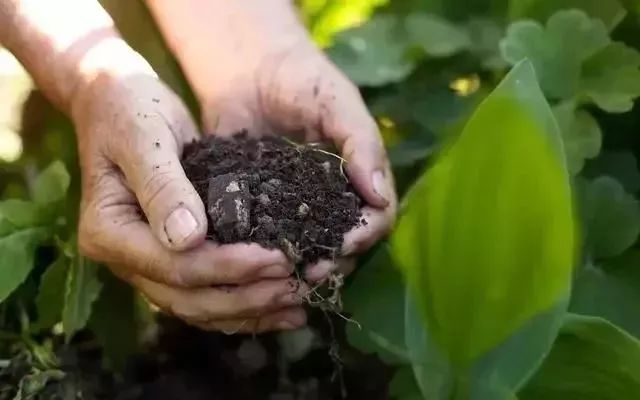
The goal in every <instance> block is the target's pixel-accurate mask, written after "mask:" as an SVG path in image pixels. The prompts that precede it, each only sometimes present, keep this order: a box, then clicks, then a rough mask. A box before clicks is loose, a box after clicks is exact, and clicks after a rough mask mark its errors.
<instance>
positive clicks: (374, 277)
mask: <svg viewBox="0 0 640 400" xmlns="http://www.w3.org/2000/svg"><path fill="white" fill-rule="evenodd" d="M404 291H405V289H404V283H403V282H402V277H401V275H400V273H399V272H398V271H397V270H395V268H394V266H393V262H392V260H391V257H390V255H389V249H388V245H387V244H385V243H383V244H380V245H379V246H378V248H377V249H376V251H375V253H373V255H372V256H371V259H370V260H369V261H368V262H367V263H366V264H364V265H363V266H362V268H359V269H358V271H356V272H355V274H354V278H353V282H352V283H351V284H350V285H349V286H348V287H347V288H346V290H345V291H344V293H343V301H344V308H345V311H346V312H348V313H349V314H350V315H351V318H352V319H353V320H354V321H356V322H357V323H358V324H359V325H360V327H361V328H362V329H360V328H359V327H358V326H357V325H356V324H347V339H348V340H349V343H350V344H351V345H352V346H354V347H356V348H358V349H359V350H360V351H363V352H365V353H371V352H375V353H378V355H379V356H380V357H381V358H382V359H383V360H385V361H387V362H393V363H397V362H399V361H406V348H405V346H404V313H403V310H404ZM381 316H384V317H383V318H381Z"/></svg>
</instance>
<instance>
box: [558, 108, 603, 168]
mask: <svg viewBox="0 0 640 400" xmlns="http://www.w3.org/2000/svg"><path fill="white" fill-rule="evenodd" d="M553 112H554V115H555V117H556V120H557V121H558V125H559V126H560V131H561V132H562V141H563V143H564V150H565V155H566V158H567V167H568V168H569V172H571V174H577V173H578V172H580V171H581V170H582V167H583V166H584V163H585V160H587V159H591V158H594V157H597V156H598V154H600V149H601V147H602V131H601V130H600V126H599V125H598V121H596V119H595V118H593V117H592V116H591V114H589V113H588V112H586V111H584V110H576V109H575V104H574V103H573V102H571V101H569V102H565V103H561V104H559V105H558V106H556V107H554V109H553Z"/></svg>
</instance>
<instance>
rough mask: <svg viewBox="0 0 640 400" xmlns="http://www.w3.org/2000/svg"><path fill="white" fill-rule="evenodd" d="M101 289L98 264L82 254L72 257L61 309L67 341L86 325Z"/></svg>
mask: <svg viewBox="0 0 640 400" xmlns="http://www.w3.org/2000/svg"><path fill="white" fill-rule="evenodd" d="M101 290H102V283H101V282H100V280H99V279H98V265H97V264H96V263H94V262H93V261H91V260H89V259H87V258H85V257H82V256H77V257H76V258H74V260H73V262H72V263H71V266H70V268H69V274H68V275H67V281H66V288H65V296H64V307H63V309H62V327H63V329H64V333H65V336H66V339H67V341H69V340H70V339H71V337H72V336H73V335H74V334H75V333H76V332H77V331H79V330H81V329H83V328H84V327H85V326H86V324H87V322H88V321H89V317H90V316H91V310H92V308H93V303H94V301H95V300H96V299H97V298H98V296H99V295H100V291H101Z"/></svg>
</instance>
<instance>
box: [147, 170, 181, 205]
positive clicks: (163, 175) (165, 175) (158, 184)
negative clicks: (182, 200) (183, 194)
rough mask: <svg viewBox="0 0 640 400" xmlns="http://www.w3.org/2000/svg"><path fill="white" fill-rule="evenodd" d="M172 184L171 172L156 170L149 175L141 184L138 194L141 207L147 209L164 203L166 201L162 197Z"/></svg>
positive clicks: (172, 175) (173, 176)
mask: <svg viewBox="0 0 640 400" xmlns="http://www.w3.org/2000/svg"><path fill="white" fill-rule="evenodd" d="M174 182H175V175H174V174H173V172H172V171H167V170H164V171H162V170H160V169H159V168H158V170H157V171H154V172H152V173H151V174H149V175H148V176H147V178H146V179H145V180H144V182H143V183H142V188H141V193H140V197H141V202H142V203H143V204H142V207H143V208H145V209H147V208H148V207H150V206H152V205H153V204H156V203H158V202H160V201H166V200H167V199H163V196H164V194H165V193H167V191H168V190H169V188H170V187H171V185H172V184H173V183H174Z"/></svg>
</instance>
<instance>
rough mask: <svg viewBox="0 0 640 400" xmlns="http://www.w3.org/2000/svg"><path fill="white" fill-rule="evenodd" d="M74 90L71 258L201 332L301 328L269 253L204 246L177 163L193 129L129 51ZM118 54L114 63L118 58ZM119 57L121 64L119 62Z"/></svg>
mask: <svg viewBox="0 0 640 400" xmlns="http://www.w3.org/2000/svg"><path fill="white" fill-rule="evenodd" d="M128 51H129V52H131V54H128V53H127V54H128V55H126V56H124V57H119V58H118V59H117V61H114V62H115V63H118V64H120V65H122V63H125V62H130V63H133V64H137V65H139V66H142V67H140V68H124V69H123V68H121V67H118V68H113V67H107V68H98V69H96V71H95V72H94V73H92V75H91V79H87V80H86V83H83V84H82V85H80V87H78V88H77V90H76V92H75V95H74V99H73V102H72V118H73V122H74V124H75V128H76V130H77V133H78V147H79V154H80V165H81V171H82V206H81V214H80V226H79V233H78V237H79V247H80V250H81V252H83V253H84V254H85V255H87V256H89V257H90V258H92V259H95V260H96V261H100V262H103V263H105V264H107V265H109V267H110V268H111V269H112V271H113V272H114V273H115V274H116V275H117V276H119V277H121V278H122V279H124V280H126V281H128V282H130V283H131V284H132V285H134V286H135V287H136V288H138V289H139V290H140V291H141V292H142V293H143V294H144V295H145V296H146V297H147V298H148V299H149V300H150V301H151V302H152V303H154V304H155V305H157V306H158V307H160V308H161V309H162V310H164V311H166V312H168V313H170V314H172V315H175V316H177V317H179V318H181V319H184V320H185V321H186V322H188V323H190V324H193V325H196V326H199V327H201V328H204V329H208V330H220V331H224V332H228V333H229V332H264V331H269V330H281V329H293V328H297V327H300V326H302V325H304V324H305V322H306V321H305V318H306V316H305V313H304V311H303V309H302V308H301V307H300V304H301V303H302V298H303V296H304V293H303V292H304V291H305V290H306V288H305V287H303V286H302V285H301V284H300V283H298V282H297V281H296V280H293V279H291V278H290V275H291V272H292V266H291V265H290V263H289V261H288V260H287V258H286V257H285V255H284V254H283V253H282V252H281V251H278V250H267V249H264V248H262V247H260V246H258V245H257V244H236V245H217V244H215V243H213V242H211V241H205V235H206V231H207V218H206V214H205V208H204V206H203V204H202V201H201V200H200V198H199V196H198V194H197V193H196V191H195V190H194V188H193V186H192V185H191V183H190V182H189V181H188V180H187V178H186V176H185V174H184V172H183V170H182V167H181V165H180V160H179V157H180V154H181V151H182V147H183V145H184V144H185V143H187V142H190V141H191V140H193V139H194V138H196V137H197V130H196V126H195V125H194V123H193V122H192V120H191V119H190V116H189V114H188V111H187V110H186V108H185V106H184V105H183V104H182V103H181V101H180V100H179V98H178V97H177V96H176V95H175V94H174V93H172V92H171V90H169V89H168V88H167V87H165V85H164V84H162V83H161V82H160V81H159V80H158V78H157V77H156V76H155V74H154V73H153V71H152V70H151V68H150V67H149V66H148V64H146V62H145V61H144V60H142V59H141V57H140V56H139V55H137V54H135V53H133V51H132V50H130V49H129V50H128ZM123 58H124V59H123ZM125 60H126V61H125Z"/></svg>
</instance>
